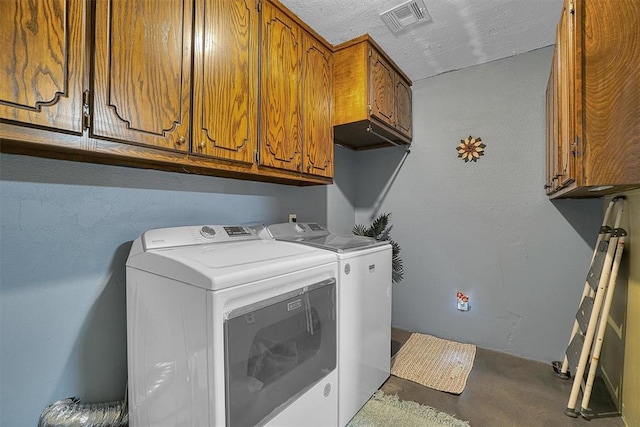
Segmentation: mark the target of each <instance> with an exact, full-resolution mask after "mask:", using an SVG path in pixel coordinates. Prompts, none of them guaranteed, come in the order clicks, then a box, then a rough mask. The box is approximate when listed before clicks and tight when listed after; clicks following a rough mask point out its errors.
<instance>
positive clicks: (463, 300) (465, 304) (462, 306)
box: [456, 291, 469, 311]
mask: <svg viewBox="0 0 640 427" xmlns="http://www.w3.org/2000/svg"><path fill="white" fill-rule="evenodd" d="M456 300H457V305H458V310H460V311H469V297H468V296H467V295H465V294H464V293H462V292H460V291H458V292H457V293H456Z"/></svg>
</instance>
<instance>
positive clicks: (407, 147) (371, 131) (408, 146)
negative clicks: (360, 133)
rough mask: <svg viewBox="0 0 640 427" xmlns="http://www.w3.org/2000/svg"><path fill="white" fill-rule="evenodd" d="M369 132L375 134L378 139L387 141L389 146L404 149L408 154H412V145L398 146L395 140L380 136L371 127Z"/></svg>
mask: <svg viewBox="0 0 640 427" xmlns="http://www.w3.org/2000/svg"><path fill="white" fill-rule="evenodd" d="M367 132H369V133H371V134H373V135H375V136H377V137H378V138H382V139H384V140H385V141H387V142H388V143H389V144H391V145H395V146H396V147H400V148H404V149H405V150H406V151H407V153H410V152H411V144H409V145H406V144H398V143H397V142H395V141H393V140H391V139H389V138H387V137H386V136H384V135H381V134H379V133H378V132H376V131H375V130H373V128H372V127H371V125H369V126H367Z"/></svg>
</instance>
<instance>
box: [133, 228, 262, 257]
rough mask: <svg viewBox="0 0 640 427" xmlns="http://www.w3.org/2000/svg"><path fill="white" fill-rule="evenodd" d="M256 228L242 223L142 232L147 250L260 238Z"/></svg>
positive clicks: (143, 243)
mask: <svg viewBox="0 0 640 427" xmlns="http://www.w3.org/2000/svg"><path fill="white" fill-rule="evenodd" d="M259 239H260V237H258V235H257V234H256V232H255V230H253V229H252V228H250V227H245V226H242V225H200V226H187V227H171V228H157V229H154V230H148V231H146V232H144V233H143V234H142V245H143V248H144V250H145V251H148V250H153V249H164V248H175V247H178V246H189V245H202V244H209V243H225V242H231V241H234V242H235V241H238V240H259Z"/></svg>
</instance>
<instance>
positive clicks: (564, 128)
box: [556, 0, 578, 187]
mask: <svg viewBox="0 0 640 427" xmlns="http://www.w3.org/2000/svg"><path fill="white" fill-rule="evenodd" d="M573 17H574V10H573V3H572V1H571V0H565V3H564V7H563V10H562V14H561V18H560V22H559V23H558V32H557V40H556V48H557V53H558V64H557V69H556V73H557V79H558V111H557V114H558V154H559V159H558V162H559V164H558V186H559V187H564V186H566V185H568V184H570V183H572V182H574V181H575V180H576V158H575V156H576V150H575V149H576V147H575V141H576V139H575V138H576V118H577V114H578V112H577V110H576V91H575V89H576V87H575V78H576V75H575V28H574V20H573Z"/></svg>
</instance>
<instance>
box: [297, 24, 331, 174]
mask: <svg viewBox="0 0 640 427" xmlns="http://www.w3.org/2000/svg"><path fill="white" fill-rule="evenodd" d="M332 66H333V58H332V53H331V52H330V51H329V50H328V49H327V48H326V47H325V46H324V45H322V44H321V43H319V42H318V41H317V40H316V39H315V38H313V37H311V36H310V35H308V34H306V33H304V54H303V70H304V76H303V83H302V99H303V103H302V113H303V119H302V127H303V130H304V133H303V152H304V164H303V171H304V172H306V173H310V174H313V175H320V176H328V177H333V119H332V110H333V108H332Z"/></svg>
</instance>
